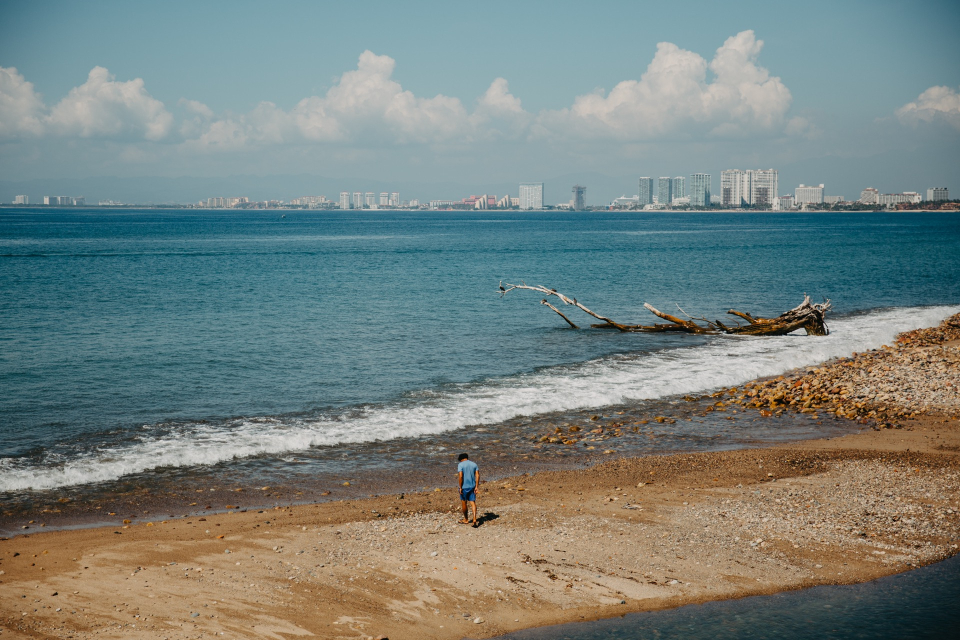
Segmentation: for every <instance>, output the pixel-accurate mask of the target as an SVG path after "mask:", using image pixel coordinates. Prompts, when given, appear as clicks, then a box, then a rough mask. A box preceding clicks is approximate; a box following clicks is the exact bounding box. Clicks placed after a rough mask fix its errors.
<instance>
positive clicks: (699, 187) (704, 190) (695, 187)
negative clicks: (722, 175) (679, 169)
mask: <svg viewBox="0 0 960 640" xmlns="http://www.w3.org/2000/svg"><path fill="white" fill-rule="evenodd" d="M712 182H713V180H712V177H711V176H710V174H709V173H695V174H693V175H692V176H690V206H691V207H709V206H710V204H711V202H712V200H711V197H710V186H711V183H712Z"/></svg>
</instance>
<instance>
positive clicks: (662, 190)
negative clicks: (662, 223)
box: [657, 177, 673, 207]
mask: <svg viewBox="0 0 960 640" xmlns="http://www.w3.org/2000/svg"><path fill="white" fill-rule="evenodd" d="M672 200H673V181H672V180H671V179H670V178H666V177H661V178H659V179H658V180H657V202H658V203H659V204H660V205H661V206H667V207H669V206H670V202H671V201H672Z"/></svg>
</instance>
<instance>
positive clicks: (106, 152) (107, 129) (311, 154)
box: [0, 0, 960, 204]
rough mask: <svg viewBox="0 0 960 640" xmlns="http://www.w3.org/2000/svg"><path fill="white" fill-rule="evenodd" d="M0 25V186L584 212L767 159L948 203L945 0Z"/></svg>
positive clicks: (5, 18)
mask: <svg viewBox="0 0 960 640" xmlns="http://www.w3.org/2000/svg"><path fill="white" fill-rule="evenodd" d="M0 24H2V25H3V30H2V31H3V34H2V37H0V181H2V182H4V183H7V184H11V183H17V182H26V181H32V184H43V183H45V182H46V183H49V184H51V185H53V184H56V181H58V180H59V181H62V180H65V179H72V180H84V179H93V178H97V179H100V182H99V183H98V184H103V180H102V179H104V178H117V180H118V181H122V180H130V179H133V178H137V179H143V178H157V179H161V178H163V179H171V178H186V177H189V178H191V179H197V178H209V179H211V180H213V179H217V178H224V177H228V176H256V177H258V178H260V179H261V183H262V180H263V179H266V180H267V184H269V177H270V176H290V175H307V176H317V177H318V178H319V177H323V178H326V179H330V180H333V181H334V182H336V181H337V180H341V181H343V182H344V185H345V186H344V188H358V187H355V186H350V187H347V186H346V185H347V184H348V183H349V184H350V185H353V184H355V183H357V182H358V181H359V182H362V181H364V180H368V181H370V182H371V183H374V182H376V183H378V184H379V183H390V184H392V185H395V186H397V188H402V187H403V186H404V185H418V186H416V187H412V186H411V187H410V189H414V190H420V191H424V193H422V194H421V193H417V194H416V195H417V196H419V197H423V198H426V197H430V195H431V194H428V193H426V191H429V190H430V189H429V185H430V184H438V185H439V184H441V183H447V184H456V185H458V188H461V187H462V188H464V189H470V190H475V191H476V192H482V191H483V190H484V189H485V188H488V187H491V186H494V185H495V186H497V187H502V185H505V184H514V183H516V182H520V181H541V180H542V181H549V180H551V179H554V178H557V176H563V177H564V179H566V178H567V177H569V178H570V179H571V180H574V179H576V178H577V176H583V177H584V178H588V179H589V178H592V179H594V181H595V183H597V184H601V183H602V184H603V185H604V187H603V188H602V189H595V190H594V191H590V190H589V184H588V185H587V186H588V201H589V200H593V202H591V204H599V202H598V201H597V200H598V199H602V198H605V197H615V196H617V195H621V193H613V191H615V190H619V191H622V192H623V193H626V194H628V195H629V194H633V193H636V178H637V177H639V176H655V177H656V176H663V175H670V176H674V175H687V176H689V175H690V174H691V173H696V172H706V173H711V174H713V175H714V190H716V189H718V187H719V173H720V171H721V170H723V169H729V168H742V169H747V168H770V167H772V168H777V169H779V170H780V191H781V193H790V192H792V190H793V188H794V187H795V186H796V185H797V184H799V183H800V182H803V183H806V184H819V183H821V182H822V183H825V184H826V192H827V193H828V194H836V195H843V196H845V197H846V198H848V199H852V198H856V197H857V196H858V195H859V192H860V190H861V189H863V188H864V187H868V186H873V187H876V188H878V189H880V190H881V192H884V193H890V192H899V191H904V190H913V191H922V190H925V189H926V188H928V187H932V186H948V187H950V188H951V189H952V190H954V192H960V180H957V177H958V173H960V151H958V149H960V144H958V143H960V3H956V2H937V1H930V2H922V1H921V2H886V1H883V0H873V1H870V2H858V1H853V0H850V1H845V2H819V1H808V2H804V3H801V4H798V3H795V2H791V3H787V2H778V1H775V0H765V1H762V2H733V1H730V2H724V3H716V2H683V1H680V2H669V3H667V2H657V3H644V2H591V3H583V2H580V3H575V2H534V1H525V2H515V1H514V2H496V1H493V2H484V3H469V4H468V3H451V2H409V3H396V2H389V3H388V2H362V1H358V2H350V3H332V2H326V3H321V2H283V1H277V2H272V3H269V4H267V3H257V2H240V1H233V2H177V1H170V2H163V3H130V2H97V1H89V2H83V3H78V2H46V1H42V0H40V1H35V2H22V1H20V2H5V1H0ZM597 176H601V178H597ZM606 178H610V180H607V179H606ZM324 184H325V185H326V184H332V183H328V182H325V183H324ZM621 184H622V189H619V187H620V185H621ZM280 185H281V182H279V181H278V182H277V190H278V191H281V190H282V189H281V186H280ZM423 185H427V186H423ZM407 191H408V192H409V189H408V190H407ZM437 191H438V193H439V191H442V189H440V188H439V187H438V189H437ZM607 192H609V193H607ZM611 194H612V195H611ZM220 195H229V194H220ZM236 195H241V194H236ZM299 195H311V194H306V193H277V194H276V196H275V197H277V198H283V199H289V198H292V197H296V196H299ZM317 195H319V194H317ZM324 195H327V196H328V197H336V195H337V194H336V193H326V194H324ZM462 195H469V194H468V193H464V194H462ZM514 195H515V194H514ZM561 195H563V197H561ZM411 197H414V195H413V193H412V192H411ZM552 199H553V200H556V201H565V200H566V199H567V196H566V195H565V194H559V193H558V194H557V195H556V197H555V198H552ZM548 200H551V198H549V197H548Z"/></svg>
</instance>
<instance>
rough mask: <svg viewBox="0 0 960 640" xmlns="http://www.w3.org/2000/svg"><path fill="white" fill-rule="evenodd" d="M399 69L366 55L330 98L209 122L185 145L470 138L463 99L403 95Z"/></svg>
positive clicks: (264, 108) (384, 58)
mask: <svg viewBox="0 0 960 640" xmlns="http://www.w3.org/2000/svg"><path fill="white" fill-rule="evenodd" d="M395 66H396V62H395V61H394V59H393V58H391V57H389V56H378V55H376V54H374V53H373V52H371V51H364V52H363V53H362V54H361V55H360V59H359V61H358V63H357V68H356V69H354V70H351V71H348V72H346V73H344V74H343V75H342V76H341V77H340V80H339V82H338V83H337V84H336V85H334V86H333V87H331V88H330V90H329V91H327V93H326V95H324V96H311V97H308V98H304V99H303V100H301V101H300V102H299V103H297V105H296V106H295V107H294V108H293V109H291V110H290V111H289V112H286V111H283V110H282V109H279V108H277V107H276V106H275V105H273V104H271V103H267V102H265V103H261V104H260V105H259V106H258V107H257V108H256V109H255V110H254V111H253V112H251V113H249V114H244V115H239V116H237V115H231V116H227V117H225V118H224V119H221V120H216V121H213V122H210V123H208V124H207V125H206V127H205V129H204V131H203V133H202V134H201V135H199V136H197V137H196V139H195V140H190V141H188V143H187V144H188V146H193V147H204V146H207V147H210V148H211V149H212V148H220V149H229V148H235V147H236V146H238V145H245V144H275V143H280V142H302V141H307V142H380V143H388V144H397V143H401V144H402V143H435V142H442V141H445V140H452V139H457V138H460V137H465V136H469V135H470V129H469V124H470V123H469V118H468V116H467V112H466V109H465V108H464V107H463V104H462V103H461V102H460V100H459V99H457V98H451V97H448V96H444V95H438V96H435V97H433V98H421V97H417V96H415V95H414V94H413V93H412V92H410V91H404V90H403V88H402V87H401V86H400V84H399V83H398V82H396V81H395V80H393V78H392V76H393V70H394V68H395ZM198 104H199V103H198ZM196 109H197V108H196V107H194V110H195V111H196Z"/></svg>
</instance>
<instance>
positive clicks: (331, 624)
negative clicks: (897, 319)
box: [0, 316, 960, 640]
mask: <svg viewBox="0 0 960 640" xmlns="http://www.w3.org/2000/svg"><path fill="white" fill-rule="evenodd" d="M958 339H960V317H958V316H955V317H953V318H950V319H948V320H947V321H945V322H944V323H943V324H942V325H941V326H940V327H938V328H934V329H927V330H923V331H917V332H910V333H907V334H903V335H901V336H900V337H899V338H898V341H897V343H896V344H895V345H891V346H889V347H887V348H883V349H878V350H876V351H870V352H867V353H862V354H855V355H852V356H851V357H850V358H845V359H841V360H837V361H833V362H830V363H825V364H823V365H821V366H819V367H811V368H809V369H805V370H803V371H797V372H792V373H790V374H787V375H784V376H782V377H778V378H776V379H772V380H763V381H757V382H755V383H753V384H749V385H745V386H743V387H741V388H737V389H725V390H722V391H720V392H718V393H717V394H716V396H715V398H714V399H712V401H711V404H710V406H707V407H706V408H705V409H704V410H705V411H708V412H711V413H712V412H726V413H727V414H728V415H729V416H730V417H731V418H733V419H734V420H736V419H737V418H738V417H740V416H744V415H751V416H754V417H755V415H756V413H755V412H761V413H763V415H769V416H770V417H771V419H772V418H773V416H775V415H776V414H777V413H780V412H788V411H802V412H804V413H813V414H821V413H823V414H825V413H827V412H830V413H833V414H834V415H839V416H840V417H842V418H844V419H848V418H849V419H851V420H856V421H858V423H859V424H858V425H857V426H859V427H860V432H859V433H855V434H852V435H848V436H844V437H840V438H835V439H831V440H814V441H807V442H801V443H796V444H794V445H791V446H788V447H776V448H763V449H746V450H737V451H722V452H712V453H698V454H680V455H670V456H649V457H641V458H632V459H627V458H624V459H618V460H610V461H608V462H605V463H603V464H599V465H596V466H593V467H590V468H587V469H581V470H565V471H550V472H544V473H538V474H535V475H532V476H531V475H522V476H517V477H512V478H506V479H502V480H498V481H496V482H490V483H485V484H483V485H482V486H481V488H480V492H479V504H480V511H481V513H482V515H483V518H482V520H483V522H482V525H481V526H480V527H479V528H477V529H473V528H470V527H466V526H462V525H458V524H457V523H456V521H457V518H458V514H457V513H456V510H455V506H456V504H457V503H456V502H455V495H454V494H453V492H452V491H435V492H434V491H431V492H422V493H415V494H406V495H403V494H399V495H384V496H379V497H376V498H370V499H364V500H347V501H342V502H328V503H324V504H315V505H300V506H292V507H282V508H281V507H278V508H275V509H262V510H259V511H255V510H252V509H251V510H249V511H247V512H241V511H240V510H231V511H229V512H227V513H222V514H217V515H206V516H197V515H191V516H185V517H182V518H170V519H168V520H165V521H154V522H149V523H137V522H133V523H126V524H121V523H119V522H118V523H117V525H116V526H111V527H106V528H97V529H84V530H73V531H71V530H61V531H50V532H44V533H34V534H32V535H22V536H18V537H15V538H12V539H10V540H4V541H0V628H2V629H3V634H2V636H4V637H6V636H8V635H10V636H11V637H37V638H40V637H43V638H49V637H54V638H67V637H72V638H170V639H173V638H198V637H206V636H210V635H216V636H221V635H222V637H251V638H253V637H257V638H261V637H276V638H279V637H292V636H300V635H303V636H310V637H318V638H378V637H381V638H382V637H388V638H392V639H393V640H396V639H398V638H417V640H422V639H428V638H437V639H440V638H463V637H473V638H481V637H492V636H496V635H498V634H501V633H504V632H508V631H511V630H515V629H520V628H525V627H531V626H538V625H545V624H556V623H561V622H569V621H579V620H585V619H594V618H601V617H608V616H616V615H622V614H624V613H628V612H633V611H642V610H651V609H659V608H666V607H673V606H677V605H681V604H686V603H691V602H703V601H707V600H715V599H723V598H735V597H742V596H745V595H753V594H762V593H773V592H777V591H781V590H785V589H797V588H803V587H808V586H813V585H818V584H837V583H851V582H860V581H864V580H869V579H872V578H875V577H879V576H882V575H886V574H889V573H894V572H898V571H904V570H908V569H910V568H912V567H916V566H922V565H925V564H928V563H931V562H935V561H937V560H940V559H943V558H945V557H948V556H950V555H952V554H954V553H956V552H957V550H958V549H957V545H958V544H960V456H958V452H960V429H958V421H957V419H956V417H955V416H956V415H957V413H958V411H960V399H958V394H957V386H958V384H960V369H958V356H960V352H958V345H957V340H958ZM734 412H736V413H734ZM665 419H668V418H665ZM625 426H626V425H623V427H625ZM885 427H893V428H885ZM898 427H899V428H898ZM558 428H559V425H558ZM616 428H617V427H613V429H616ZM608 431H610V429H608ZM594 435H597V434H594ZM551 437H553V438H556V439H557V443H551V442H550V438H551ZM571 437H572V438H578V436H577V435H572V434H571V432H570V431H569V429H568V430H566V431H564V430H563V429H561V430H560V431H559V432H557V431H555V430H554V431H553V432H551V433H550V434H549V435H548V436H547V440H546V441H545V442H544V443H543V445H544V446H562V441H563V438H566V439H568V440H569V439H571ZM578 439H579V438H578Z"/></svg>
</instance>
